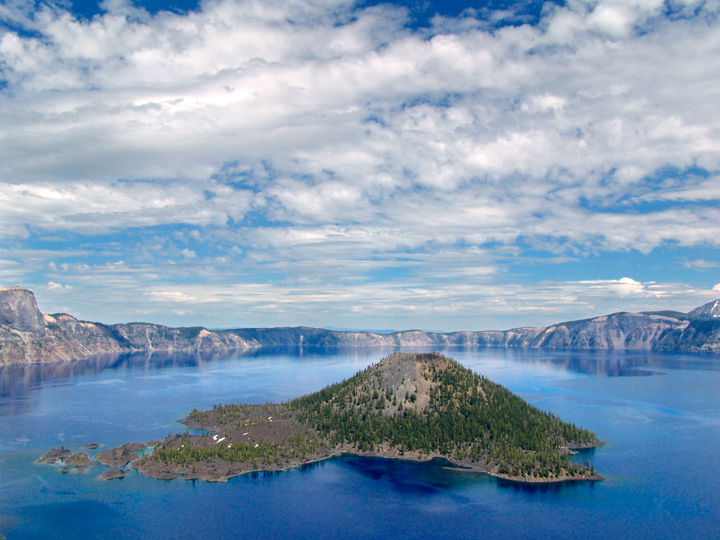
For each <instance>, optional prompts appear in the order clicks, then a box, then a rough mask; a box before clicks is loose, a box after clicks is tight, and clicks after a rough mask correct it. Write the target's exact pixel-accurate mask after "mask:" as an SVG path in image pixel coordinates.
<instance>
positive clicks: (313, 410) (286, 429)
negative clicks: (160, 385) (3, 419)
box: [131, 353, 604, 483]
mask: <svg viewBox="0 0 720 540" xmlns="http://www.w3.org/2000/svg"><path fill="white" fill-rule="evenodd" d="M182 422H183V423H184V424H185V425H186V426H187V427H188V428H195V429H198V430H203V431H204V433H203V434H202V435H191V434H189V433H188V432H186V433H183V434H177V435H169V436H168V437H167V438H166V439H165V440H164V441H162V442H160V443H159V444H158V445H157V446H156V447H155V449H154V451H153V452H152V454H151V455H145V456H143V457H141V458H140V459H137V460H136V461H134V462H133V463H132V465H131V467H132V468H134V469H137V470H138V471H140V472H142V473H143V474H145V475H147V476H150V477H153V478H158V479H174V478H177V477H182V478H184V479H186V480H192V479H203V480H207V481H215V482H218V481H220V482H222V481H225V480H227V479H228V478H231V477H234V476H238V475H241V474H246V473H249V472H254V471H279V470H286V469H290V468H294V467H298V466H300V465H303V464H306V463H311V462H315V461H319V460H323V459H327V458H330V457H333V456H338V455H340V454H343V453H351V454H356V455H363V456H377V457H385V458H395V459H410V460H419V461H427V460H432V459H437V458H440V459H444V460H446V461H447V463H448V465H449V466H452V467H458V468H463V469H466V470H470V471H481V472H485V473H488V474H490V475H492V476H495V477H499V478H503V479H507V480H511V481H518V482H529V483H541V482H562V481H568V480H601V479H602V477H601V476H599V475H598V474H597V473H596V472H595V470H594V469H593V468H592V467H591V466H589V463H586V464H585V465H579V464H577V463H573V462H572V461H571V460H570V459H569V454H570V453H571V449H573V448H591V447H595V446H601V445H602V444H604V443H602V442H600V441H598V440H597V439H596V438H595V434H594V433H593V432H591V431H588V430H586V429H582V428H579V427H576V426H575V425H573V424H569V423H566V422H563V421H562V420H560V419H559V418H558V417H556V416H555V415H553V414H550V413H546V412H543V411H541V410H539V409H537V408H536V407H533V406H531V405H529V404H528V403H526V402H525V401H523V400H522V399H521V398H520V397H518V396H516V395H514V394H512V393H511V392H510V391H509V390H507V389H506V388H504V387H502V386H500V385H499V384H496V383H494V382H492V381H490V380H488V379H487V378H485V377H483V376H481V375H478V374H476V373H474V372H473V371H471V370H469V369H467V368H465V367H463V366H462V365H460V364H459V363H458V362H456V361H454V360H452V359H451V358H448V357H446V356H443V355H441V354H436V353H431V354H428V353H412V354H408V353H395V354H393V355H391V356H389V357H387V358H385V359H383V360H382V361H381V362H379V363H378V364H376V365H372V366H370V367H369V368H367V369H365V370H364V371H361V372H359V373H357V374H356V375H355V376H354V377H352V378H350V379H348V380H345V381H343V382H340V383H337V384H334V385H332V386H328V387H326V388H324V389H323V390H320V391H319V392H316V393H314V394H310V395H306V396H302V397H299V398H297V399H293V400H291V401H288V402H285V403H281V404H264V405H216V406H214V407H213V409H212V410H208V411H199V410H193V411H192V412H191V413H190V414H188V416H187V418H185V419H184V420H182Z"/></svg>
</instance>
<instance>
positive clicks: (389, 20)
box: [0, 0, 720, 330]
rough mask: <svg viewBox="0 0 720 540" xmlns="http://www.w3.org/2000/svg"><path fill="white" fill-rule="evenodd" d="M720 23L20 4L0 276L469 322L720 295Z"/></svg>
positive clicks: (13, 15) (8, 70)
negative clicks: (719, 44)
mask: <svg viewBox="0 0 720 540" xmlns="http://www.w3.org/2000/svg"><path fill="white" fill-rule="evenodd" d="M719 15H720V3H719V2H717V1H696V0H688V1H682V0H678V1H673V2H661V1H656V0H637V1H622V2H620V1H616V0H600V1H573V2H566V3H564V4H557V3H550V2H548V3H541V2H530V3H512V2H486V3H464V2H438V3H429V2H415V1H406V2H402V3H396V4H392V3H379V2H367V3H355V2H350V1H344V0H317V1H307V0H295V1H283V0H271V1H263V2H259V1H245V0H213V1H208V2H199V3H197V2H172V0H170V1H167V0H157V1H156V0H153V1H152V2H148V3H146V4H140V3H132V2H128V1H126V0H106V1H104V2H102V3H99V4H98V3H96V2H94V1H92V0H83V1H82V2H77V3H71V2H69V1H58V2H50V1H48V2H37V1H28V0H3V1H2V3H0V141H1V142H0V284H2V285H21V286H25V287H28V288H30V289H32V290H34V291H35V293H36V296H37V298H38V302H39V305H40V308H41V309H42V310H43V311H45V312H48V313H51V312H58V311H64V312H68V313H71V314H73V315H75V316H77V317H79V318H83V319H86V320H99V321H102V322H107V323H113V322H126V321H134V320H148V321H153V322H159V323H164V324H169V325H196V324H198V325H205V326H209V327H248V326H285V325H309V326H332V327H343V328H395V329H407V328H423V329H432V330H473V329H477V330H480V329H490V328H500V329H501V328H510V327H514V326H522V325H537V326H539V325H546V324H550V323H552V322H557V321H561V320H569V319H574V318H583V317H588V316H593V315H598V314H603V313H608V312H613V311H619V310H629V311H641V310H656V309H676V310H681V311H687V310H689V309H692V308H694V307H696V306H698V305H701V304H703V303H705V302H708V301H710V300H713V299H715V298H717V297H720V249H719V248H720V225H719V224H720V208H719V206H720V205H719V204H718V203H719V201H720V48H719V47H718V43H720V18H719Z"/></svg>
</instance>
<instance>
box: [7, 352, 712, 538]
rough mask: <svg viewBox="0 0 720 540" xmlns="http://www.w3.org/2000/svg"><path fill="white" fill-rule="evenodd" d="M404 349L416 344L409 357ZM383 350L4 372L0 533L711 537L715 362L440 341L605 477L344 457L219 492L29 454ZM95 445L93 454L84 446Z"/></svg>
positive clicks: (342, 371)
mask: <svg viewBox="0 0 720 540" xmlns="http://www.w3.org/2000/svg"><path fill="white" fill-rule="evenodd" d="M413 350H415V349H413ZM391 352H392V351H391V350H386V351H380V350H377V349H375V350H353V351H308V350H305V351H298V350H293V351H264V352H262V353H259V352H253V353H250V354H240V353H235V354H225V355H222V354H215V355H200V354H198V355H189V354H185V355H168V354H152V355H151V354H144V353H143V354H134V355H124V356H112V355H107V356H99V357H95V358H92V359H90V360H86V361H79V362H66V363H61V364H49V365H44V366H41V365H36V366H6V367H2V368H0V534H4V535H5V536H7V538H8V540H16V539H18V540H19V539H44V540H47V539H74V538H77V539H83V540H87V539H90V538H97V539H121V538H122V539H127V538H142V539H148V540H154V539H174V538H178V539H180V538H204V539H231V538H232V539H238V538H248V539H249V538H253V539H265V538H267V539H271V538H272V539H275V538H312V539H324V538H327V539H336V538H367V539H375V538H453V539H455V538H488V539H495V538H498V539H501V538H502V539H509V538H539V539H545V538H547V539H551V538H552V539H562V538H567V539H573V540H577V539H580V538H581V539H594V538H597V539H600V538H602V539H607V538H609V537H615V538H625V539H653V540H658V539H666V538H667V539H671V538H672V539H676V538H685V539H694V538H698V539H700V538H702V539H703V540H705V539H707V538H720V491H719V490H720V450H719V448H718V447H719V445H720V391H719V390H720V357H718V356H715V355H708V356H705V355H681V354H658V353H646V352H635V353H630V352H625V353H612V352H571V351H549V350H533V351H524V350H512V349H508V350H506V349H472V350H467V349H465V350H446V351H441V352H444V353H445V354H447V355H449V356H452V357H453V358H455V359H456V360H458V361H460V362H461V363H462V364H463V365H465V366H466V367H469V368H471V369H473V370H475V371H477V372H479V373H482V374H483V375H486V376H487V377H489V378H490V379H492V380H494V381H496V382H499V383H501V384H503V385H505V386H506V387H508V388H509V389H510V390H512V391H513V392H515V393H517V394H519V395H520V396H522V397H523V398H524V399H525V400H527V401H528V402H530V403H531V404H533V405H535V406H537V407H539V408H541V409H543V410H546V411H550V412H553V413H555V414H557V415H558V416H560V417H561V418H562V419H564V420H567V421H571V422H574V423H575V424H578V425H581V426H583V427H587V428H589V429H592V430H594V431H595V432H596V434H597V436H598V438H600V439H601V440H603V441H606V442H607V443H608V444H607V446H604V447H602V448H598V449H595V450H590V451H585V452H582V453H580V454H578V456H576V457H575V459H579V460H585V459H589V460H590V461H591V462H592V464H593V465H594V466H595V469H596V470H597V471H599V472H600V473H601V474H602V475H604V476H605V477H606V480H604V481H602V482H587V483H567V484H558V485H546V486H528V485H519V484H512V483H507V482H502V481H498V480H496V479H494V478H490V477H488V476H486V475H475V474H467V473H462V472H458V471H453V470H447V469H444V468H442V467H441V466H439V465H438V464H436V463H428V464H416V463H411V462H399V461H391V460H382V459H369V458H357V457H342V458H335V459H331V460H328V461H325V462H322V463H319V464H316V465H312V466H307V467H304V468H301V469H295V470H292V471H287V472H282V473H272V474H256V475H247V476H243V477H238V478H234V479H232V480H230V481H229V482H227V483H225V484H211V483H205V482H202V481H196V482H191V481H184V480H173V481H160V480H153V479H149V478H146V477H144V476H142V475H140V474H139V473H137V472H134V471H132V472H131V473H130V474H129V476H127V477H126V478H124V479H122V480H112V481H109V482H103V481H99V480H97V479H96V477H97V476H98V475H99V474H100V473H101V472H103V471H104V470H107V469H106V468H105V467H102V466H100V465H96V466H94V467H92V468H91V469H90V471H89V472H88V473H87V474H84V475H78V474H61V473H60V472H59V469H60V466H55V465H36V464H34V463H33V462H34V461H35V460H36V459H37V458H38V457H40V456H41V455H42V454H43V453H45V452H46V451H47V450H49V449H50V448H52V447H56V448H59V447H60V446H61V445H63V446H65V447H66V448H70V449H71V450H73V451H79V450H80V449H81V448H80V447H81V446H82V445H84V444H87V443H91V442H96V443H101V444H104V445H106V446H105V448H108V447H113V446H117V445H120V444H123V443H125V442H129V441H148V440H151V439H162V438H164V437H165V436H166V435H167V434H168V432H171V431H172V432H180V431H183V429H184V428H183V427H182V426H181V425H180V424H177V423H176V422H175V420H177V419H180V418H183V417H184V416H185V415H186V414H187V413H188V412H189V411H190V410H192V409H193V408H194V407H198V408H212V406H213V404H216V403H233V402H248V403H264V402H266V401H280V400H285V399H288V398H291V397H295V396H298V395H300V394H305V393H309V392H313V391H316V390H319V389H320V388H322V387H323V386H325V385H327V384H330V383H333V382H338V381H340V380H342V379H343V378H347V377H350V376H352V375H353V374H354V373H356V372H357V371H359V370H361V369H364V368H365V367H367V366H368V365H370V364H371V363H373V362H377V361H379V360H380V359H381V358H382V357H383V356H385V355H387V354H389V353H391ZM98 451H99V450H96V451H91V452H90V454H91V455H93V454H95V453H97V452H98Z"/></svg>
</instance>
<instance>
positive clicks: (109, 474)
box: [98, 469, 127, 480]
mask: <svg viewBox="0 0 720 540" xmlns="http://www.w3.org/2000/svg"><path fill="white" fill-rule="evenodd" d="M126 476H127V473H126V472H125V471H123V470H122V469H113V470H112V471H105V472H104V473H102V474H101V475H100V476H98V480H115V479H116V478H125V477H126Z"/></svg>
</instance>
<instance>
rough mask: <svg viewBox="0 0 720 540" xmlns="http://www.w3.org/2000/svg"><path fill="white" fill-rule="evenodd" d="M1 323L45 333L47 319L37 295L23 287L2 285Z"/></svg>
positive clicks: (38, 333) (18, 328) (21, 330)
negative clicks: (37, 300) (36, 299)
mask: <svg viewBox="0 0 720 540" xmlns="http://www.w3.org/2000/svg"><path fill="white" fill-rule="evenodd" d="M0 324H2V325H5V326H8V327H10V328H12V329H13V330H19V331H20V332H32V333H33V334H36V335H38V336H44V335H45V320H44V319H43V314H42V313H40V310H39V309H38V306H37V302H36V301H35V295H34V294H33V293H32V292H31V291H28V290H27V289H23V288H22V287H0Z"/></svg>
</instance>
